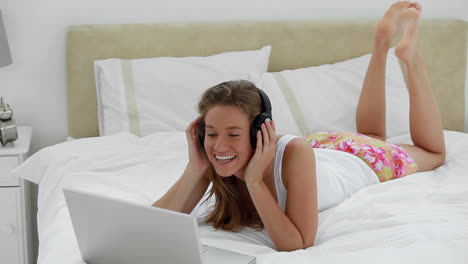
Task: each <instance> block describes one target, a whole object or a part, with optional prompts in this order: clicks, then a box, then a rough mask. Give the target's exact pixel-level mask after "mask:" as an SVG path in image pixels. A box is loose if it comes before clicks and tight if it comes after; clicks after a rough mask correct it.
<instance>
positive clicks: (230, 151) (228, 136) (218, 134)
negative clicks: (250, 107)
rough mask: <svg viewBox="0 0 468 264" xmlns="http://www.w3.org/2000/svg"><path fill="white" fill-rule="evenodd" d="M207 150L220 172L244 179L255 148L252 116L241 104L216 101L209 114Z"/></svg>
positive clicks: (206, 117)
mask: <svg viewBox="0 0 468 264" xmlns="http://www.w3.org/2000/svg"><path fill="white" fill-rule="evenodd" d="M205 124H206V127H205V146H204V147H205V151H206V154H207V156H208V159H209V160H210V162H211V164H213V167H214V169H215V171H216V173H217V174H219V175H220V176H222V177H229V176H232V175H235V176H236V177H237V178H239V179H243V174H244V170H245V167H246V166H247V164H248V162H249V161H250V159H251V157H252V155H253V153H254V149H253V148H252V146H251V145H250V120H249V116H248V115H247V114H246V113H245V112H243V111H242V110H241V109H240V108H238V107H235V106H230V105H216V106H213V107H212V108H211V109H210V110H208V112H207V114H206V116H205Z"/></svg>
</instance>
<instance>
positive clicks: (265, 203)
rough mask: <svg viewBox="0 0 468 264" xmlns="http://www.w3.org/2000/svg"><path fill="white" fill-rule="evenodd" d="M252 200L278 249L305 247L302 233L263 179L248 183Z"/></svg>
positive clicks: (289, 249)
mask: <svg viewBox="0 0 468 264" xmlns="http://www.w3.org/2000/svg"><path fill="white" fill-rule="evenodd" d="M247 189H248V190H249V193H250V196H251V198H252V201H253V203H254V205H255V208H256V209H257V212H258V214H259V216H260V218H261V219H262V221H263V224H264V225H265V228H266V230H267V231H268V234H270V237H271V239H272V240H273V243H275V245H276V248H277V250H278V251H293V250H297V249H303V248H304V241H303V239H302V236H301V233H300V232H299V230H298V229H297V228H296V226H295V225H294V224H293V223H292V222H291V220H290V219H289V217H288V216H287V215H286V214H285V213H284V212H283V211H282V210H281V208H280V207H279V206H278V204H277V202H276V200H275V199H274V197H273V195H272V194H271V192H270V190H269V189H268V188H267V186H266V185H265V183H264V182H263V181H261V182H257V183H249V184H247Z"/></svg>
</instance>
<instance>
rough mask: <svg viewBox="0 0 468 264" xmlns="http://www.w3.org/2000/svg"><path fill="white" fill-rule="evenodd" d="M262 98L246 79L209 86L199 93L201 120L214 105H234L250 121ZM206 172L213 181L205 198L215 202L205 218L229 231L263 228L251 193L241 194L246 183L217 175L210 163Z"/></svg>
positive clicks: (231, 177)
mask: <svg viewBox="0 0 468 264" xmlns="http://www.w3.org/2000/svg"><path fill="white" fill-rule="evenodd" d="M261 100H262V99H261V97H260V95H259V93H258V91H257V88H256V87H255V85H254V84H253V83H251V82H249V81H245V80H240V81H229V82H224V83H221V84H218V85H216V86H213V87H211V88H209V89H208V90H206V91H205V92H204V93H203V94H202V96H201V99H200V102H199V103H198V113H199V114H200V115H201V116H202V117H203V118H202V119H203V121H204V120H205V116H206V114H207V112H208V111H209V110H210V109H211V108H212V107H213V106H216V105H229V106H236V107H239V108H240V109H241V110H242V111H243V112H245V113H246V114H247V115H248V116H249V119H250V123H252V122H253V120H254V118H255V117H256V116H257V115H258V114H259V113H260V112H261V111H262V104H261V103H262V101H261ZM203 136H204V135H203ZM207 173H208V177H209V178H210V180H211V182H212V183H213V185H212V188H211V189H210V192H209V194H208V197H207V198H206V199H205V200H204V202H206V201H207V200H209V199H210V198H211V197H212V196H213V195H214V196H215V197H216V202H215V204H214V209H213V210H212V211H211V212H210V213H209V215H208V218H207V220H206V222H207V223H213V226H214V228H216V229H223V230H229V231H239V230H240V229H241V227H243V226H247V227H251V228H254V229H257V230H262V229H263V227H264V225H263V222H262V220H261V219H260V216H259V215H258V213H257V211H256V210H255V206H254V205H253V202H252V200H251V199H250V196H248V197H247V198H246V197H243V196H242V195H241V192H242V191H245V190H247V188H246V186H245V183H244V182H243V181H241V180H239V179H237V178H236V177H235V176H230V177H221V176H219V175H218V174H217V173H216V171H215V169H214V167H213V165H212V164H211V165H210V167H209V168H208V170H207ZM242 189H243V190H242Z"/></svg>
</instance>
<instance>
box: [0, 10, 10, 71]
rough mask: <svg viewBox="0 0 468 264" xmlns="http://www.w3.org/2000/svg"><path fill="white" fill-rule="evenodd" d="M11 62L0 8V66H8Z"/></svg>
mask: <svg viewBox="0 0 468 264" xmlns="http://www.w3.org/2000/svg"><path fill="white" fill-rule="evenodd" d="M11 63H12V60H11V54H10V47H9V46H8V39H7V35H6V31H5V27H4V26H3V18H2V11H1V10H0V67H4V66H8V65H10V64H11Z"/></svg>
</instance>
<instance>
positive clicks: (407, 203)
mask: <svg viewBox="0 0 468 264" xmlns="http://www.w3.org/2000/svg"><path fill="white" fill-rule="evenodd" d="M375 25H376V21H313V20H296V21H293V20H291V21H244V22H221V23H215V22H197V23H156V24H130V25H78V26H73V27H71V28H70V29H69V32H68V36H67V80H68V107H69V112H68V117H69V124H68V125H69V135H70V136H71V137H72V138H74V139H73V140H70V141H67V142H63V143H60V144H57V145H54V146H50V147H47V148H44V149H42V150H40V151H39V152H37V153H35V154H34V155H33V156H32V157H30V158H29V159H28V160H27V161H26V162H25V163H23V164H22V165H21V166H20V167H18V168H17V169H16V170H15V171H14V173H15V174H16V175H17V176H18V177H21V178H23V179H26V180H28V181H31V182H34V183H36V184H38V185H39V189H38V214H37V227H38V235H39V256H38V263H39V264H45V263H47V264H55V263H57V264H59V263H60V264H61V263H77V264H81V263H84V262H83V261H82V259H81V255H80V252H79V248H78V244H77V241H76V238H75V235H74V231H73V228H72V225H71V220H70V217H69V214H68V210H67V207H66V203H65V200H64V197H63V193H62V188H63V187H64V186H73V187H74V188H78V189H84V190H87V191H91V192H97V193H101V194H105V195H108V196H112V197H117V198H119V199H124V200H128V201H132V202H136V203H140V204H145V205H150V204H151V203H153V202H154V201H155V200H157V199H158V198H159V197H161V196H162V195H163V194H164V193H165V191H166V190H167V189H168V188H169V187H170V186H171V185H172V184H173V183H174V182H175V181H176V180H177V178H178V177H179V176H180V175H181V173H182V171H183V169H184V168H185V165H186V163H187V161H188V156H187V144H186V139H185V133H184V131H183V126H184V125H187V124H188V123H187V120H190V118H191V117H193V116H186V117H184V118H185V119H184V118H181V120H178V119H175V120H173V123H171V124H170V126H168V127H170V128H167V129H163V128H161V127H162V125H161V123H160V122H161V117H158V120H157V121H158V122H159V123H157V124H153V125H155V126H153V128H154V127H158V126H159V128H158V129H156V130H155V131H153V130H151V128H152V126H151V125H149V124H147V123H144V120H145V118H148V117H147V116H145V115H144V114H145V113H140V116H139V119H138V120H139V121H140V123H139V124H140V128H141V129H138V130H132V129H134V128H135V126H134V125H135V123H134V122H133V121H128V120H127V121H126V123H125V124H124V125H121V126H120V127H116V126H114V127H112V126H109V125H108V123H106V126H105V127H104V126H103V125H102V123H104V122H105V121H106V122H107V118H109V116H107V117H106V116H105V113H104V112H105V111H110V112H109V115H110V114H111V113H112V111H119V108H118V107H117V108H112V109H110V108H109V109H107V110H106V108H105V107H103V106H100V102H103V101H105V100H106V98H103V97H104V95H103V94H104V93H99V92H96V86H100V85H102V83H100V81H99V80H100V79H99V78H100V77H99V78H98V77H97V76H101V75H98V73H101V74H104V73H106V74H107V73H108V72H109V71H110V70H109V69H110V68H105V67H107V66H105V65H104V66H102V65H101V66H102V67H103V68H102V69H104V70H102V71H100V70H99V69H98V68H99V67H98V66H96V65H97V64H93V62H94V61H101V60H102V61H105V60H106V59H108V58H121V59H123V60H122V61H120V62H119V63H121V64H120V65H127V64H125V63H127V62H128V61H129V60H137V59H139V58H155V57H180V58H181V57H189V56H197V57H203V56H210V55H214V54H220V53H225V52H236V51H251V50H263V51H262V52H265V50H268V52H270V50H269V49H270V48H271V55H269V56H268V59H269V60H268V61H267V63H266V65H267V66H268V68H266V67H265V65H259V67H258V68H259V69H260V70H259V71H260V72H259V73H258V74H257V75H255V74H253V75H251V74H248V75H245V76H247V77H248V78H251V80H252V81H256V82H259V83H261V84H262V85H266V83H267V81H268V78H270V79H272V80H274V79H275V78H278V76H280V75H278V74H274V73H277V72H283V71H285V70H291V71H290V72H283V74H282V75H281V76H282V77H281V78H283V79H282V80H284V79H285V78H293V77H292V76H293V75H294V74H298V72H299V71H295V70H299V69H301V68H307V67H314V68H313V71H314V73H315V74H319V76H322V75H323V73H325V72H327V71H328V76H331V77H330V78H332V79H336V78H335V77H336V76H337V75H336V73H337V72H339V73H342V74H345V78H344V80H342V81H341V82H338V83H341V84H343V85H344V86H341V87H338V88H336V87H335V89H344V88H343V87H346V85H350V86H352V85H354V84H352V83H350V80H351V79H352V78H349V76H350V75H346V74H351V73H350V72H349V69H351V68H357V69H359V71H360V72H362V69H363V68H362V67H364V66H365V65H366V64H365V62H366V60H365V59H366V58H367V59H368V56H367V57H365V55H366V54H368V53H369V52H371V51H372V36H373V32H374V28H375ZM268 45H270V46H271V47H270V48H263V49H260V48H261V47H265V46H268ZM421 46H422V51H423V54H424V57H425V62H426V67H427V69H428V72H429V76H430V81H431V85H432V87H433V91H434V95H435V96H436V98H437V101H438V104H439V107H440V110H441V115H442V118H443V124H444V129H445V130H444V135H445V141H446V146H447V158H446V162H445V163H444V165H443V166H441V167H439V168H437V169H436V170H434V171H430V172H422V173H416V174H413V175H411V176H408V177H404V178H401V179H397V180H392V181H388V182H384V183H381V184H377V185H372V186H369V187H366V188H364V189H361V190H360V191H358V192H356V193H355V194H353V196H351V197H350V198H349V199H347V200H345V201H344V202H342V203H341V204H339V205H337V206H334V207H332V208H329V209H327V210H324V211H322V212H320V214H319V226H318V232H317V237H316V241H315V246H313V247H311V248H308V249H305V250H297V251H294V252H277V251H276V250H275V248H274V245H273V244H272V242H271V240H270V239H269V237H268V235H267V233H266V231H260V232H257V231H254V230H252V229H249V228H245V229H244V230H242V231H241V232H240V233H231V232H225V231H214V230H213V228H212V227H211V226H210V225H209V224H205V223H204V222H203V221H202V219H203V217H204V215H205V213H206V210H207V208H208V206H209V205H210V203H206V204H204V205H202V204H199V205H198V206H197V207H196V209H195V210H194V212H192V214H193V215H195V216H197V218H198V219H199V227H200V237H201V240H202V242H204V243H205V244H209V245H218V246H221V247H223V248H227V249H229V250H233V251H237V252H241V253H247V254H252V255H255V256H257V263H305V262H308V263H344V262H345V263H358V262H359V263H370V262H371V261H372V262H375V261H378V262H379V263H441V262H442V263H466V261H467V260H468V177H467V176H468V175H467V173H468V162H467V161H468V152H467V151H466V149H468V134H466V133H463V131H464V129H465V125H466V124H465V122H466V121H465V120H467V116H468V115H467V114H466V110H465V109H468V107H466V106H465V102H468V100H466V95H465V80H466V76H465V73H466V63H467V54H466V53H467V47H468V45H467V23H466V22H465V21H462V20H452V19H443V20H424V21H422V24H421ZM259 52H260V51H259ZM231 55H232V54H231ZM257 55H258V54H257ZM257 55H255V56H257ZM234 56H235V57H239V56H240V55H239V54H235V55H234ZM242 56H243V55H242ZM246 56H247V55H246ZM248 56H250V55H248ZM363 56H364V57H363ZM355 58H360V59H358V60H354V59H355ZM231 59H232V57H231ZM231 59H230V60H231ZM257 59H258V58H257ZM262 60H263V61H264V58H263V59H262ZM351 60H352V63H351V64H346V63H344V64H343V63H340V62H344V61H348V62H349V61H351ZM107 62H109V61H106V63H107ZM145 63H146V62H145ZM158 63H161V62H160V61H159V62H158ZM163 63H164V62H163ZM210 63H212V62H210ZM241 63H242V61H240V62H239V65H241ZM335 63H336V64H335ZM393 63H395V60H394V61H393ZM239 65H237V66H236V67H234V70H245V69H243V66H239ZM192 66H193V65H192ZM322 66H323V67H322ZM109 67H110V66H109ZM122 67H123V68H122V69H126V68H125V67H126V66H122ZM262 67H263V69H261V68H262ZM316 67H318V68H316ZM392 67H393V68H394V69H396V68H395V65H393V66H392ZM136 69H137V67H136V66H134V68H132V70H133V71H134V72H135V71H136ZM178 69H180V68H178ZM108 70H109V71H108ZM249 71H250V70H249ZM135 74H136V73H135ZM216 74H217V75H221V76H224V75H223V74H224V73H216ZM265 74H270V75H265ZM320 74H322V75H320ZM330 74H331V75H330ZM401 74H402V75H401V76H402V77H401V79H402V80H403V82H404V76H406V75H405V72H404V67H403V73H401ZM95 76H96V77H95ZM132 76H133V79H131V80H136V79H137V78H143V77H137V76H136V75H132ZM175 76H178V75H177V74H176V75H175ZM226 76H230V75H226ZM240 76H244V75H240ZM353 76H354V75H353ZM392 76H393V75H392ZM247 77H246V78H247ZM361 77H362V76H361ZM121 78H122V80H120V81H121V82H122V83H126V81H127V84H128V79H126V77H125V76H123V77H121ZM180 78H181V79H183V78H184V77H183V76H182V77H180ZM98 79H99V80H98ZM299 79H300V78H299ZM288 80H289V84H290V86H293V87H292V88H291V87H290V90H289V91H293V92H295V93H296V94H297V93H301V92H304V91H302V90H301V89H303V88H301V87H302V86H300V85H294V84H293V82H292V80H291V79H288ZM352 80H354V79H352ZM356 80H358V79H356ZM356 80H355V82H356V83H358V81H356ZM182 81H183V80H182ZM390 81H392V80H390ZM399 82H400V83H401V80H400V81H398V80H395V82H393V83H391V84H390V85H396V84H398V83H399ZM137 83H138V82H134V84H135V85H137ZM279 83H280V82H279ZM317 83H318V84H320V81H317ZM325 83H326V82H325ZM321 84H322V85H325V84H324V82H322V83H321ZM151 87H152V88H151V89H154V93H155V94H157V95H160V97H161V98H162V99H161V98H159V97H155V99H154V100H162V101H161V102H162V103H164V100H165V99H164V96H174V95H173V94H165V93H166V92H168V91H161V90H158V89H164V88H161V87H158V86H151ZM162 87H163V86H162ZM127 88H128V87H127ZM261 88H262V87H261ZM270 88H271V89H273V88H274V87H270ZM100 89H104V88H102V87H100ZM122 89H124V90H125V89H126V88H125V87H124V88H122ZM275 89H276V88H275ZM195 90H196V89H195ZM266 90H267V89H266ZM349 90H350V91H348V90H346V92H345V93H346V94H347V95H348V94H352V93H354V95H355V94H356V91H354V90H353V91H351V90H352V89H349ZM389 90H390V89H389ZM125 91H128V89H127V90H125ZM322 91H323V93H324V94H326V93H327V92H329V93H332V95H333V96H336V94H337V91H336V90H333V88H330V89H329V90H328V88H327V89H322ZM402 91H404V90H399V92H398V93H396V92H395V93H393V91H388V92H389V93H390V94H392V95H391V96H393V97H395V98H401V97H402V96H405V95H404V92H402ZM192 92H193V91H192ZM196 92H198V91H196ZM267 92H268V90H267ZM270 94H271V96H272V97H273V98H272V103H273V109H275V107H276V108H277V109H279V110H277V112H276V113H277V117H278V118H282V119H284V121H283V122H284V124H285V125H284V126H283V128H282V129H283V132H284V133H296V134H304V133H309V132H313V131H316V128H315V127H312V126H309V125H307V124H308V123H307V120H306V119H305V117H304V113H303V111H309V110H310V109H308V108H307V109H306V107H309V106H304V108H301V106H302V105H304V103H303V102H301V101H300V98H296V99H295V100H283V99H284V98H282V97H281V92H277V93H275V91H274V90H271V93H270ZM143 95H144V94H135V93H133V94H132V96H133V97H128V96H127V97H126V100H130V101H132V102H133V104H127V105H126V108H125V109H124V112H125V111H126V112H125V113H126V115H127V116H128V118H129V119H130V117H131V114H130V113H134V112H132V111H135V109H138V110H140V112H141V111H142V109H141V108H135V100H134V98H135V97H138V96H143ZM189 95H190V93H189V92H188V91H184V92H183V93H182V94H179V95H178V96H179V97H177V100H172V101H171V102H167V103H168V105H177V104H178V102H179V101H183V100H188V99H186V98H185V97H186V96H188V97H190V96H189ZM120 96H121V95H120ZM406 96H407V95H406ZM116 98H117V99H116V100H118V99H119V98H120V97H119V96H116ZM128 98H130V99H128ZM166 99H167V98H166ZM189 99H190V100H192V104H195V101H193V98H189ZM403 101H404V100H403ZM275 103H276V104H275ZM328 104H330V103H328ZM314 105H316V106H317V107H326V105H325V104H324V105H319V103H315V104H314ZM193 106H194V105H190V106H189V107H192V108H193ZM138 107H139V106H138ZM178 107H179V106H178ZM180 107H185V105H183V104H181V106H180ZM393 107H394V108H397V110H398V111H399V110H403V111H407V109H408V108H407V107H408V106H407V105H406V106H404V104H403V103H402V105H401V106H400V105H394V106H393ZM285 109H288V110H287V111H286V110H285ZM318 109H321V108H318ZM111 110H112V111H111ZM120 110H122V109H120ZM150 110H151V111H155V112H154V115H158V114H161V111H162V114H163V115H162V118H164V117H165V116H167V118H168V119H169V118H172V117H171V113H170V112H169V111H168V110H161V109H150ZM192 110H193V109H192ZM283 110H284V111H285V112H288V115H289V116H288V115H286V114H283V113H282V111H283ZM397 110H391V111H389V114H390V115H395V116H394V117H391V118H389V119H388V122H389V129H390V132H391V133H389V136H390V137H389V138H388V141H389V142H392V143H411V138H410V135H409V133H407V132H408V124H407V117H406V119H404V117H402V116H401V113H399V112H398V111H397ZM165 111H167V112H165ZM298 115H299V117H298ZM301 115H302V116H301ZM273 117H274V118H275V112H273ZM126 118H127V117H126ZM150 118H151V117H150ZM301 118H302V119H301ZM291 120H293V121H292V122H293V123H294V124H292V123H291V124H292V125H291V126H287V125H286V123H287V122H291ZM400 120H406V121H405V122H406V124H405V122H403V125H401V126H400V123H398V124H397V123H395V122H400ZM163 121H164V120H163ZM341 121H343V122H341ZM171 122H172V121H171ZM334 122H335V123H340V124H341V123H343V124H346V122H345V120H344V119H343V117H341V116H340V117H339V118H338V119H337V120H335V121H334ZM165 125H166V124H165ZM322 125H323V127H321V128H324V129H335V128H336V127H327V124H326V123H324V124H322ZM278 126H279V125H278ZM143 127H144V128H143ZM293 127H294V128H293ZM338 128H340V127H338ZM106 129H111V130H112V129H114V130H113V132H112V131H111V132H106V131H107V130H106ZM119 129H120V131H118V130H119ZM135 131H136V132H135ZM103 210H104V208H103ZM155 262H157V260H155Z"/></svg>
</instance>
